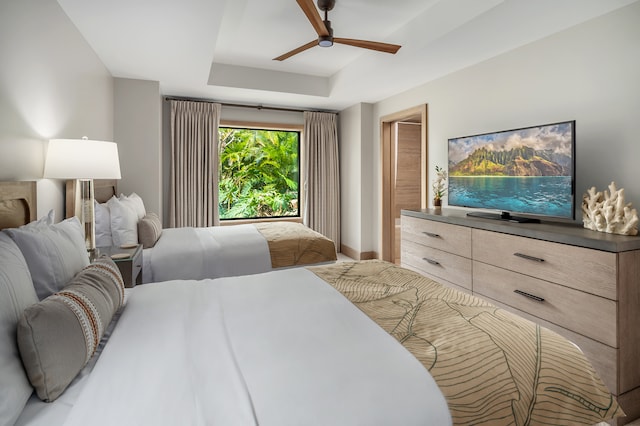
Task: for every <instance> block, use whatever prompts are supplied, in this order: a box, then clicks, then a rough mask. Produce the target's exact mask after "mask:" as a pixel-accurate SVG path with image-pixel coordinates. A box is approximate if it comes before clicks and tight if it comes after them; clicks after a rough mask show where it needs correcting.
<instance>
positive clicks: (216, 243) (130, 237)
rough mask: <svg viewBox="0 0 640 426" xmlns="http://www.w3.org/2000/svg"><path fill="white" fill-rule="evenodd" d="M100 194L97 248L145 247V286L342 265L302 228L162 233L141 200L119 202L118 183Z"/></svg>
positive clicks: (276, 225)
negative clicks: (155, 283) (174, 280)
mask: <svg viewBox="0 0 640 426" xmlns="http://www.w3.org/2000/svg"><path fill="white" fill-rule="evenodd" d="M74 182H75V181H69V182H68V183H67V217H71V216H73V214H74V213H75V212H76V211H77V207H78V205H79V203H78V202H77V195H78V194H77V191H76V189H75V185H74ZM95 194H96V195H95V197H96V204H95V211H96V221H95V225H96V244H97V246H98V247H99V246H101V245H103V246H112V245H115V246H119V245H129V244H132V243H140V244H143V247H144V253H143V256H142V259H143V268H142V281H143V282H144V283H149V282H158V281H168V280H173V279H204V278H218V277H224V276H235V275H247V274H255V273H261V272H267V271H271V270H274V269H278V268H287V267H292V266H301V265H310V264H318V263H327V262H333V261H335V260H336V259H337V257H336V247H335V244H334V243H333V241H331V240H330V239H328V238H326V237H325V236H323V235H322V234H320V233H318V232H315V231H313V230H311V229H310V228H308V227H306V226H304V225H302V224H300V223H295V222H286V221H277V222H263V223H256V224H242V225H225V226H214V227H202V228H193V227H185V228H169V229H162V224H161V223H160V221H159V219H158V218H157V216H156V215H154V214H153V213H149V214H148V213H147V212H146V209H145V207H144V202H143V201H142V199H141V198H140V197H139V196H137V194H135V193H134V194H131V195H130V196H124V195H122V194H121V195H120V196H116V195H117V188H116V181H115V180H109V179H107V180H96V181H95ZM123 200H124V201H123ZM128 207H131V208H128Z"/></svg>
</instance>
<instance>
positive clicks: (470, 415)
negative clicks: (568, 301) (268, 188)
mask: <svg viewBox="0 0 640 426" xmlns="http://www.w3.org/2000/svg"><path fill="white" fill-rule="evenodd" d="M309 269H310V270H312V271H313V272H314V273H315V274H316V275H318V276H319V277H320V278H322V279H324V280H325V281H327V282H328V283H329V284H331V285H332V286H333V287H335V288H336V289H337V290H338V291H340V292H341V293H342V294H343V295H344V296H346V297H347V298H348V299H349V300H351V301H352V302H353V303H354V304H355V305H356V306H358V308H360V309H361V310H362V311H363V312H364V313H366V314H367V315H368V316H369V317H370V318H372V319H373V320H374V321H375V322H376V323H378V324H379V325H380V326H381V327H382V328H383V329H385V330H386V331H387V332H388V333H390V334H391V335H393V336H394V337H395V338H396V339H398V341H400V342H401V343H402V345H404V346H405V347H406V348H407V349H408V350H409V351H410V352H411V353H412V354H413V355H414V356H415V357H416V358H418V359H419V360H420V362H421V363H422V364H423V365H424V366H425V367H426V368H427V369H428V370H429V371H430V372H431V375H432V376H433V377H434V379H435V380H436V382H437V383H438V386H439V387H440V389H441V391H442V392H443V394H444V396H445V398H446V399H447V403H448V404H449V409H450V411H451V415H452V418H453V421H454V424H456V425H479V424H487V425H534V424H536V425H551V424H553V425H569V424H590V425H593V424H595V423H598V422H600V421H603V420H605V419H610V418H613V417H617V416H622V415H624V413H623V412H622V410H621V409H620V407H619V406H618V404H617V402H616V400H615V398H614V397H613V396H612V395H611V394H610V393H609V391H608V390H607V388H606V386H605V385H604V384H603V383H602V381H601V380H600V378H599V377H598V375H597V374H596V373H595V371H594V370H593V368H592V367H591V364H590V363H589V362H588V361H587V360H586V358H585V357H584V356H583V354H582V352H580V350H579V349H578V348H577V347H576V346H575V345H573V344H572V343H570V342H569V341H567V340H566V339H564V338H563V337H561V336H559V335H557V334H556V333H554V332H552V331H550V330H547V329H545V328H543V327H540V326H538V325H536V324H534V323H532V322H530V321H528V320H525V319H523V318H520V317H518V316H516V315H513V314H511V313H509V312H507V311H505V310H503V309H500V308H496V307H495V306H493V305H491V304H489V303H487V302H485V301H483V300H482V299H480V298H477V297H474V296H471V295H468V294H466V293H462V292H459V291H457V290H454V289H451V288H448V287H444V286H442V285H440V284H438V283H436V282H434V281H432V280H430V279H428V278H425V277H423V276H421V275H419V274H417V273H415V272H412V271H409V270H406V269H403V268H400V267H398V266H395V265H392V264H389V263H386V262H380V261H368V262H355V263H351V262H349V263H336V264H334V265H329V266H318V267H311V268H309Z"/></svg>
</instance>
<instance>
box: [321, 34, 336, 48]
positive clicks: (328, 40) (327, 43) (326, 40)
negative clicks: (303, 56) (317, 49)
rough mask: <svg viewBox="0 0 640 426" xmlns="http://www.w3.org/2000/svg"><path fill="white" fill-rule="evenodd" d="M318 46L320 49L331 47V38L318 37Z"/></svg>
mask: <svg viewBox="0 0 640 426" xmlns="http://www.w3.org/2000/svg"><path fill="white" fill-rule="evenodd" d="M318 46H321V47H331V46H333V37H331V36H320V37H318Z"/></svg>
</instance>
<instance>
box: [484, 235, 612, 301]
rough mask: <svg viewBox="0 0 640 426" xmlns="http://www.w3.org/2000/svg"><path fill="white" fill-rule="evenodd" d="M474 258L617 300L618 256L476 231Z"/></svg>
mask: <svg viewBox="0 0 640 426" xmlns="http://www.w3.org/2000/svg"><path fill="white" fill-rule="evenodd" d="M472 239H473V244H472V246H473V248H472V250H473V259H474V260H477V261H480V262H484V263H488V264H491V265H495V266H499V267H501V268H504V269H509V270H512V271H516V272H519V273H522V274H525V275H529V276H532V277H536V278H540V279H543V280H546V281H551V282H554V283H561V284H562V285H564V286H567V287H571V288H574V289H577V290H581V291H585V292H587V293H592V294H596V295H598V296H602V297H606V298H609V299H611V300H617V293H616V282H617V281H616V280H617V277H616V263H617V261H616V254H615V253H608V252H602V251H598V250H592V249H587V248H582V247H574V246H570V245H566V244H559V243H552V242H548V241H542V240H535V239H532V238H525V237H517V236H513V235H507V234H501V233H498V232H491V231H484V230H480V229H474V230H473V232H472Z"/></svg>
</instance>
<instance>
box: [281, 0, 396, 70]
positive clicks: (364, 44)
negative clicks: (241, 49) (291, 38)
mask: <svg viewBox="0 0 640 426" xmlns="http://www.w3.org/2000/svg"><path fill="white" fill-rule="evenodd" d="M296 1H297V2H298V5H299V6H300V8H301V9H302V11H303V12H304V14H305V15H307V19H308V20H309V22H311V25H313V28H314V29H315V30H316V32H317V33H318V39H317V40H313V41H310V42H309V43H307V44H305V45H302V46H300V47H298V48H296V49H293V50H292V51H290V52H287V53H285V54H284V55H280V56H278V57H277V58H273V60H274V61H284V60H285V59H287V58H290V57H292V56H293V55H297V54H298V53H300V52H304V51H305V50H307V49H311V48H312V47H314V46H316V45H318V46H322V47H330V46H333V43H340V44H348V45H350V46H355V47H361V48H363V49H371V50H377V51H378V52H385V53H392V54H395V53H396V52H397V51H398V49H400V47H401V46H399V45H397V44H389V43H380V42H376V41H368V40H356V39H352V38H340V37H334V36H333V28H331V21H329V20H328V19H327V12H329V11H330V10H331V9H333V6H335V4H336V1H335V0H318V8H319V9H320V10H322V11H324V20H323V19H322V17H321V16H320V13H319V12H318V9H316V7H315V6H314V4H313V0H296Z"/></svg>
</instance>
